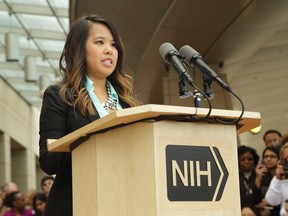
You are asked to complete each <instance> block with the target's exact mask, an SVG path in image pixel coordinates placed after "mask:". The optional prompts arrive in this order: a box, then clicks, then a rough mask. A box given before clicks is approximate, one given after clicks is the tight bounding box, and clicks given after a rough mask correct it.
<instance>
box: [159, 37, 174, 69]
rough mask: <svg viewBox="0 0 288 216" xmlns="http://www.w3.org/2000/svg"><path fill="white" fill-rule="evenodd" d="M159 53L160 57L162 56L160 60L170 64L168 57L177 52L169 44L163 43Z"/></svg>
mask: <svg viewBox="0 0 288 216" xmlns="http://www.w3.org/2000/svg"><path fill="white" fill-rule="evenodd" d="M159 52H160V55H161V56H162V58H163V59H164V61H165V62H167V63H168V64H169V63H170V62H169V61H168V58H169V56H168V55H169V54H170V53H171V52H176V53H177V50H176V48H175V47H174V46H173V45H172V44H171V43H168V42H166V43H163V44H162V45H161V46H160V48H159Z"/></svg>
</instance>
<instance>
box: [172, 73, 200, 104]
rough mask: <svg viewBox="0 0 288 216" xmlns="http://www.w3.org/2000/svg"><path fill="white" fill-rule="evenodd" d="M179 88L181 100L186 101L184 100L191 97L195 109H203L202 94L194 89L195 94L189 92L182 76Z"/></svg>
mask: <svg viewBox="0 0 288 216" xmlns="http://www.w3.org/2000/svg"><path fill="white" fill-rule="evenodd" d="M178 87H179V92H178V94H179V98H180V99H184V98H188V97H190V96H193V98H194V106H195V107H203V103H202V94H201V93H200V92H199V91H197V90H196V89H194V91H193V93H191V92H190V91H188V90H187V88H186V85H185V82H184V80H183V78H182V76H179V82H178Z"/></svg>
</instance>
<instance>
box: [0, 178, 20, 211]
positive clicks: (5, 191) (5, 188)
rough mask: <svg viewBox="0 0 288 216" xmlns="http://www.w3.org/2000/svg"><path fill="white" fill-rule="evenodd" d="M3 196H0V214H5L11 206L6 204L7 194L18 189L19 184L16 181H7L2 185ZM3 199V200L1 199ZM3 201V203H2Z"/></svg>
mask: <svg viewBox="0 0 288 216" xmlns="http://www.w3.org/2000/svg"><path fill="white" fill-rule="evenodd" d="M0 191H1V194H0V195H1V196H0V216H3V215H4V213H5V212H7V211H8V210H9V209H10V208H9V207H7V206H5V205H4V199H5V196H6V195H7V194H9V193H12V192H14V191H18V186H17V184H15V183H14V182H7V183H6V184H4V185H3V186H2V187H1V190H0ZM1 200H2V201H1ZM1 202H2V205H1Z"/></svg>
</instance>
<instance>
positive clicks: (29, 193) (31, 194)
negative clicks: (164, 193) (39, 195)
mask: <svg viewBox="0 0 288 216" xmlns="http://www.w3.org/2000/svg"><path fill="white" fill-rule="evenodd" d="M35 194H36V190H34V189H31V190H28V191H27V192H26V193H25V195H24V197H25V206H26V208H29V209H31V210H32V212H33V206H32V204H33V197H34V195H35Z"/></svg>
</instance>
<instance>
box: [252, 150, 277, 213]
mask: <svg viewBox="0 0 288 216" xmlns="http://www.w3.org/2000/svg"><path fill="white" fill-rule="evenodd" d="M262 159H263V161H262V163H260V164H258V165H257V167H256V179H258V180H257V181H258V183H256V185H257V184H258V185H259V187H260V191H261V196H262V198H263V199H262V201H261V202H260V203H259V204H258V205H257V207H258V208H259V209H261V214H262V215H265V216H266V215H267V216H279V213H280V205H278V206H275V207H271V206H269V205H268V203H267V201H266V200H265V195H266V192H267V190H268V188H269V185H270V182H271V180H272V178H273V177H274V175H275V172H276V167H277V164H278V161H279V151H278V148H275V147H266V148H265V149H264V151H263V153H262ZM261 167H265V169H261ZM257 181H256V182H257Z"/></svg>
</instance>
